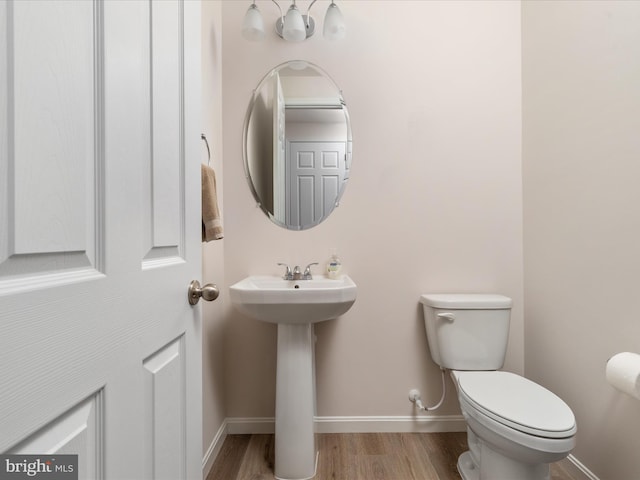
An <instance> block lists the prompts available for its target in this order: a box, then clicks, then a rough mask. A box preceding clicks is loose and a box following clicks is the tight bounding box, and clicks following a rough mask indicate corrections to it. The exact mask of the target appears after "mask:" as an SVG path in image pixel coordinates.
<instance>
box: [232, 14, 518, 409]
mask: <svg viewBox="0 0 640 480" xmlns="http://www.w3.org/2000/svg"><path fill="white" fill-rule="evenodd" d="M301 3H303V2H301ZM339 4H340V7H341V9H342V11H343V13H344V15H345V17H346V22H347V25H348V37H347V39H346V40H344V41H342V42H338V43H331V42H327V41H325V40H324V39H323V38H322V35H320V34H316V35H315V36H314V37H313V38H311V39H309V40H307V41H306V42H304V43H303V44H288V43H285V42H284V41H282V40H281V39H279V38H277V37H276V36H275V35H273V34H271V28H272V24H273V22H275V19H276V18H277V9H276V8H275V6H274V5H273V4H272V3H271V2H267V1H264V2H258V6H259V8H260V9H261V11H262V13H263V16H264V17H265V22H266V24H267V38H266V40H265V41H264V42H263V43H251V42H247V41H245V40H244V39H243V38H242V37H241V36H240V26H241V24H242V19H243V16H244V13H245V11H246V9H247V7H248V6H249V2H248V1H247V2H238V1H225V2H222V18H224V29H223V35H222V45H223V49H222V50H223V61H222V80H223V92H224V98H223V117H222V120H223V135H224V138H223V139H224V227H225V239H224V262H225V282H224V285H225V286H228V285H230V284H232V283H234V282H236V281H238V280H240V279H242V278H243V277H245V276H246V275H249V274H280V273H281V268H280V267H277V266H276V262H288V263H290V264H300V265H302V264H305V263H308V262H311V261H320V262H322V263H324V262H325V261H326V259H327V258H328V257H329V255H330V253H331V250H332V249H333V248H336V249H337V251H338V254H339V256H340V257H341V259H342V261H343V264H344V267H345V269H346V271H347V272H348V273H349V274H350V275H351V276H352V278H353V279H354V280H355V281H356V283H357V284H358V288H359V291H358V299H357V301H356V303H355V305H354V307H353V308H352V310H351V311H350V312H348V313H347V314H346V315H344V316H343V317H342V318H340V319H339V320H337V321H330V322H327V323H323V324H320V325H319V326H318V327H317V329H316V333H317V337H318V342H317V388H318V392H317V393H318V413H319V415H321V416H406V415H411V414H412V413H413V408H412V405H411V404H410V403H409V401H408V399H407V394H408V391H409V389H410V388H411V387H417V388H419V389H420V390H421V391H422V393H423V398H424V399H425V400H426V401H427V402H435V401H436V400H437V399H438V398H439V395H440V377H439V370H438V369H437V367H436V366H435V365H434V364H433V363H432V362H431V360H430V357H429V354H428V350H427V344H426V338H425V332H424V324H423V317H422V312H421V310H420V307H419V303H418V299H419V296H420V294H421V293H425V292H453V291H460V292H499V293H503V294H506V295H509V296H511V297H513V298H514V300H515V309H514V311H513V322H512V330H511V338H510V348H509V352H508V362H507V368H508V369H510V370H513V371H517V372H522V371H523V305H522V298H523V293H522V278H523V272H522V264H523V257H522V200H521V199H522V191H521V183H522V182H521V178H522V176H521V139H520V132H521V78H520V67H521V65H520V59H521V55H520V51H521V49H520V37H521V32H520V4H519V3H518V2H502V1H497V2H476V1H470V2H448V1H447V2H438V1H432V2H423V1H412V2H400V1H371V2H363V1H341V2H339ZM327 6H328V2H318V3H317V4H316V6H315V7H314V13H315V16H316V17H318V19H319V23H322V17H323V16H324V11H325V9H326V7H327ZM293 59H304V60H308V61H311V62H313V63H315V64H317V65H319V66H321V67H322V68H324V69H325V70H326V71H328V72H329V73H330V74H331V75H332V77H333V78H334V80H335V81H336V83H337V84H338V85H339V86H340V87H341V88H342V89H343V92H344V97H345V99H346V101H347V104H348V107H349V111H350V115H351V120H352V125H353V139H354V141H353V146H354V155H353V172H352V177H351V180H350V184H349V185H348V187H347V191H346V193H345V195H344V197H343V199H342V203H341V205H340V207H339V208H338V209H337V210H335V211H334V213H333V214H332V215H331V217H330V218H329V219H328V220H327V221H325V222H324V223H322V224H321V225H320V226H318V227H316V228H313V229H311V230H308V231H303V232H294V231H287V230H284V229H282V228H280V227H277V226H275V225H273V224H272V223H271V222H270V221H269V220H268V219H267V218H266V217H265V215H264V214H263V213H262V211H261V210H260V209H259V208H257V207H256V202H255V200H254V199H253V197H252V196H251V193H250V191H249V187H248V186H247V182H246V180H245V177H244V170H243V163H242V145H241V142H242V127H243V122H244V118H245V113H246V109H247V106H248V103H249V99H250V97H251V94H252V90H253V89H254V88H255V87H256V86H257V85H258V82H259V81H260V80H261V78H262V77H263V76H264V75H265V74H266V73H267V72H268V71H269V70H270V69H271V68H272V67H274V66H276V65H278V64H280V63H282V62H284V61H286V60H293ZM316 271H317V270H316ZM228 313H229V314H228V315H227V316H225V318H224V319H222V320H221V321H222V322H223V323H224V335H225V337H224V345H225V349H226V350H225V354H224V361H225V366H224V372H225V375H226V378H225V384H224V385H225V388H224V390H225V398H226V414H227V416H228V417H273V415H274V405H275V398H274V392H275V389H274V387H275V364H276V327H275V326H273V325H269V324H264V323H259V322H256V321H254V320H251V319H248V318H245V317H243V316H242V315H240V314H238V313H235V312H234V311H230V312H228ZM456 413H458V407H457V400H456V398H455V395H453V394H450V395H449V397H448V402H447V403H446V404H445V406H444V408H442V409H441V410H439V411H438V412H435V415H447V414H449V415H451V414H456Z"/></svg>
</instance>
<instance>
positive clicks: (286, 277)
mask: <svg viewBox="0 0 640 480" xmlns="http://www.w3.org/2000/svg"><path fill="white" fill-rule="evenodd" d="M278 265H281V266H283V267H287V270H286V271H285V272H284V275H283V276H282V279H283V280H293V274H292V273H291V269H290V268H289V265H287V264H286V263H278Z"/></svg>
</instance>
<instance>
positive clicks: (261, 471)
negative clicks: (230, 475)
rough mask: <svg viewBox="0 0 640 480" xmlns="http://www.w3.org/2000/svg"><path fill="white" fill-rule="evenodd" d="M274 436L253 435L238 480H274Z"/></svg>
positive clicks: (237, 476)
mask: <svg viewBox="0 0 640 480" xmlns="http://www.w3.org/2000/svg"><path fill="white" fill-rule="evenodd" d="M274 443H275V442H274V437H273V435H251V440H250V441H249V445H248V446H247V450H246V453H245V455H244V459H243V462H242V465H241V466H240V469H239V471H238V473H237V475H236V477H235V478H236V479H237V480H272V479H273V478H274V475H273V465H274V457H275V452H274V446H275V445H274Z"/></svg>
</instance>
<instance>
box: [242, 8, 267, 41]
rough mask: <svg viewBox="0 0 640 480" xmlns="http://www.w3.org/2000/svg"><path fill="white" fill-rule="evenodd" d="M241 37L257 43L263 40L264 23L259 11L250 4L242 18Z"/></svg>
mask: <svg viewBox="0 0 640 480" xmlns="http://www.w3.org/2000/svg"><path fill="white" fill-rule="evenodd" d="M242 36H243V37H244V38H246V39H247V40H251V41H252V42H259V41H260V40H262V39H263V38H264V21H263V20H262V15H261V14H260V10H258V7H256V5H255V4H252V5H251V6H250V7H249V10H247V13H246V14H245V16H244V22H243V23H242Z"/></svg>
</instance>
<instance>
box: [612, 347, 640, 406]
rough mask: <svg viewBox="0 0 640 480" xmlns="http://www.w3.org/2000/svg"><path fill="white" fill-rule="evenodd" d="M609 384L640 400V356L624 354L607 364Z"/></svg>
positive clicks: (619, 354)
mask: <svg viewBox="0 0 640 480" xmlns="http://www.w3.org/2000/svg"><path fill="white" fill-rule="evenodd" d="M606 376H607V382H609V383H610V384H611V385H613V386H614V387H616V388H617V389H618V390H620V391H623V392H624V393H626V394H629V395H631V396H632V397H635V398H637V399H640V355H638V354H637V353H630V352H622V353H618V354H616V355H614V356H613V357H611V358H610V359H609V361H608V362H607V372H606Z"/></svg>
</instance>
